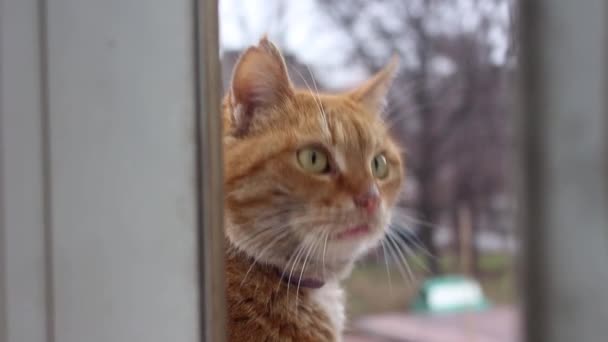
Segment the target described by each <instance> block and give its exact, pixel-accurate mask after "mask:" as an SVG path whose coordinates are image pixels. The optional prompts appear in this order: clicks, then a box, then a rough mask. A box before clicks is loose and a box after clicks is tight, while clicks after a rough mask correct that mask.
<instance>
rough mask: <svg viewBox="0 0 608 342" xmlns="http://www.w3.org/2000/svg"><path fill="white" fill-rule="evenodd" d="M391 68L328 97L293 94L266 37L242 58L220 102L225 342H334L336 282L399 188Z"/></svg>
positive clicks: (339, 312) (339, 298)
mask: <svg viewBox="0 0 608 342" xmlns="http://www.w3.org/2000/svg"><path fill="white" fill-rule="evenodd" d="M396 67H397V61H396V60H393V61H392V62H391V63H389V64H388V65H387V66H386V67H385V68H384V69H383V70H381V71H380V72H378V73H377V74H376V75H374V76H373V77H372V78H371V79H369V80H368V81H367V82H365V83H364V84H363V85H361V86H360V87H358V88H357V89H354V90H353V91H350V92H347V93H343V94H333V95H330V94H317V93H313V92H312V91H311V90H309V89H307V90H300V89H295V88H294V86H293V85H292V83H291V81H290V79H289V75H288V74H287V68H286V66H285V62H284V60H283V57H282V56H281V53H280V52H279V50H278V49H277V47H276V46H274V45H273V44H272V43H271V42H269V41H268V40H267V39H266V38H263V39H262V40H261V41H260V42H259V44H258V45H257V46H253V47H250V48H249V49H247V50H246V51H245V52H244V53H243V54H242V56H241V57H240V59H239V61H238V62H237V64H236V66H235V68H234V71H233V78H232V84H231V87H230V90H229V92H228V94H227V95H226V97H225V99H224V103H223V120H224V132H223V136H224V155H225V157H224V158H225V165H224V167H225V168H224V169H225V176H224V186H225V191H226V195H225V208H226V214H225V215H226V217H225V221H226V227H225V233H226V238H227V248H226V282H227V287H228V288H227V294H228V311H229V317H228V334H229V340H230V341H281V342H285V341H294V342H295V341H297V342H307V341H314V342H319V341H341V339H342V332H343V328H344V324H345V322H344V321H345V315H344V300H343V297H344V296H343V292H342V289H341V288H340V284H339V282H340V280H341V279H343V278H344V277H345V276H346V275H348V273H349V272H350V270H351V268H352V265H353V263H354V261H355V260H356V259H357V258H358V257H360V256H361V255H363V254H364V253H365V252H366V251H368V250H369V249H370V248H372V247H374V246H376V244H378V243H379V241H380V240H381V239H382V238H383V236H384V234H385V229H387V225H388V223H389V220H390V216H391V209H392V207H393V206H394V204H395V202H396V198H397V195H398V192H399V189H400V187H401V182H402V179H403V167H402V162H401V154H400V151H399V149H398V148H397V146H396V145H395V143H394V142H393V141H392V140H391V138H390V137H389V135H388V132H387V127H386V126H385V124H384V122H383V121H382V117H381V112H382V110H383V106H384V104H385V98H386V95H387V91H388V89H389V86H390V83H391V80H392V78H393V76H394V73H395V69H396Z"/></svg>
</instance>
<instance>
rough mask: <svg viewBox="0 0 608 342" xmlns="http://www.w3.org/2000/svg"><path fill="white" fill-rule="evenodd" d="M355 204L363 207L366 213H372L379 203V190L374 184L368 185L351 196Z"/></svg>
mask: <svg viewBox="0 0 608 342" xmlns="http://www.w3.org/2000/svg"><path fill="white" fill-rule="evenodd" d="M353 200H354V202H355V206H357V207H358V208H361V209H364V210H365V211H366V212H367V213H368V214H370V215H371V214H373V213H374V212H375V211H376V209H377V208H378V205H379V204H380V192H379V191H378V187H377V186H376V185H372V186H370V187H369V188H368V189H367V190H365V191H364V192H362V193H361V194H359V195H357V196H355V197H354V198H353Z"/></svg>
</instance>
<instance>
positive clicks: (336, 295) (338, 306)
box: [312, 282, 346, 342]
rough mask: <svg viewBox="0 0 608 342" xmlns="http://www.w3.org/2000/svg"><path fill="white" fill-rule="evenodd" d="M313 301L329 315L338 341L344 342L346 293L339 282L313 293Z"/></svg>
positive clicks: (331, 283)
mask: <svg viewBox="0 0 608 342" xmlns="http://www.w3.org/2000/svg"><path fill="white" fill-rule="evenodd" d="M312 299H313V300H314V301H315V302H316V303H317V304H318V305H319V306H320V307H321V308H323V310H324V311H325V312H326V313H327V316H328V317H329V319H330V320H331V323H332V325H333V326H334V327H335V329H336V332H337V336H338V337H337V341H336V342H340V341H342V333H343V331H344V321H345V320H346V316H345V314H344V291H343V290H342V288H341V287H340V285H339V284H338V282H330V283H327V284H325V286H323V287H322V288H320V289H317V290H315V291H313V292H312Z"/></svg>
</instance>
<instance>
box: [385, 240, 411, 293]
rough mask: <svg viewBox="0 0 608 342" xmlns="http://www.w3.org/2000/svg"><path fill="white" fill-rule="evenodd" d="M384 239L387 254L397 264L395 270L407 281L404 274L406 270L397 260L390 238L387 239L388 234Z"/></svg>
mask: <svg viewBox="0 0 608 342" xmlns="http://www.w3.org/2000/svg"><path fill="white" fill-rule="evenodd" d="M385 241H386V247H387V250H388V252H389V256H390V257H391V259H392V260H393V263H395V265H397V271H399V274H401V277H402V278H403V281H404V282H406V283H407V282H408V280H407V275H406V273H407V272H406V271H405V269H404V267H403V265H402V264H401V263H400V262H399V258H398V257H397V255H396V252H395V247H394V246H393V245H392V244H391V243H390V241H391V240H390V239H388V236H387V238H386V239H385Z"/></svg>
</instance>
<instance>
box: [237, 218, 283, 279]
mask: <svg viewBox="0 0 608 342" xmlns="http://www.w3.org/2000/svg"><path fill="white" fill-rule="evenodd" d="M288 234H289V231H285V230H284V231H282V232H281V233H279V234H278V235H277V236H276V237H275V239H273V240H272V241H271V242H269V243H268V244H267V245H266V247H264V248H262V250H261V251H260V252H259V253H258V255H257V256H255V257H254V258H253V261H252V262H251V266H249V269H247V272H246V273H245V276H244V277H243V280H242V281H241V285H240V286H243V284H244V283H245V280H246V279H247V276H248V275H249V273H250V272H251V270H252V269H253V267H254V266H255V265H256V263H257V262H258V261H259V260H260V259H261V258H262V257H263V256H264V255H265V254H266V252H267V251H268V250H270V249H271V248H273V247H274V245H275V244H276V243H277V242H279V241H280V240H281V239H283V238H285V236H287V235H288Z"/></svg>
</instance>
